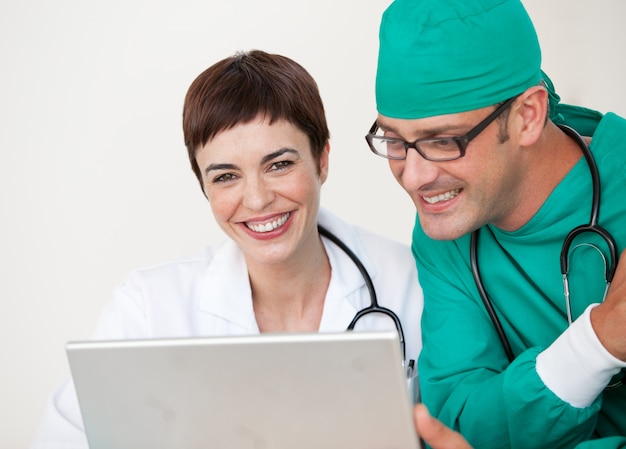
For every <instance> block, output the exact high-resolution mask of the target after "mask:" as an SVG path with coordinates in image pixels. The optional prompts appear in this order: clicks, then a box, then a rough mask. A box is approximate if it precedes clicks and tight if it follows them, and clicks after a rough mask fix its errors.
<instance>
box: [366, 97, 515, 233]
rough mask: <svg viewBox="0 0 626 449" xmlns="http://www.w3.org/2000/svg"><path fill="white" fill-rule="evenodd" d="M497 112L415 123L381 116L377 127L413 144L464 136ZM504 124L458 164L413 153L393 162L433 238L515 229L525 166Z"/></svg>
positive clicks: (495, 127) (491, 130) (489, 131)
mask: <svg viewBox="0 0 626 449" xmlns="http://www.w3.org/2000/svg"><path fill="white" fill-rule="evenodd" d="M494 108H495V107H494V106H490V107H487V108H482V109H478V110H474V111H469V112H463V113H459V114H448V115H441V116H435V117H428V118H422V119H415V120H404V119H392V118H389V117H385V116H379V117H378V125H379V127H380V128H381V129H382V130H383V131H384V132H385V135H387V136H389V137H397V138H400V139H403V140H405V141H409V142H412V141H414V140H416V139H422V138H436V137H451V136H462V135H464V134H466V133H467V132H468V131H469V130H471V129H472V128H473V127H474V126H475V125H476V124H477V123H479V122H480V121H481V120H483V119H484V118H485V117H486V116H487V115H489V113H491V112H492V111H493V110H494ZM506 120H507V117H503V118H502V119H498V120H496V121H494V122H492V123H491V124H489V126H487V127H486V128H485V129H484V130H483V131H482V132H481V133H480V134H479V135H478V136H477V137H476V138H475V139H474V140H472V141H471V142H470V143H469V145H468V147H467V151H466V154H465V156H464V157H462V158H460V159H456V160H452V161H445V162H433V161H428V160H426V159H424V158H423V157H422V156H420V154H419V153H418V152H417V151H415V150H414V149H412V148H411V149H409V150H408V152H407V157H406V159H405V160H389V166H390V168H391V171H392V172H393V175H394V176H395V178H396V180H397V181H398V182H399V183H400V185H401V186H402V187H403V188H404V190H406V191H407V193H408V194H409V196H410V197H411V199H412V200H413V203H414V204H415V207H416V209H417V214H418V217H419V220H420V223H421V225H422V228H423V229H424V232H425V233H426V234H427V235H428V236H429V237H431V238H433V239H436V240H451V239H456V238H458V237H460V236H462V235H464V234H467V233H469V232H471V231H473V230H475V229H477V228H479V227H481V226H483V225H485V224H487V223H493V224H495V225H497V226H500V227H503V228H505V229H506V228H507V227H509V226H510V225H511V220H512V219H513V218H514V217H515V210H516V208H517V206H518V203H519V198H520V194H519V192H518V190H519V186H520V184H521V182H520V180H521V178H522V169H521V167H522V166H523V164H521V163H520V161H519V160H518V158H519V157H520V156H519V154H520V152H519V151H516V146H515V140H514V139H512V138H509V139H503V138H502V136H503V135H506V129H507V128H506ZM502 140H505V141H504V142H502Z"/></svg>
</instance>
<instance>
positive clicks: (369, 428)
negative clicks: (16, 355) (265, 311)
mask: <svg viewBox="0 0 626 449" xmlns="http://www.w3.org/2000/svg"><path fill="white" fill-rule="evenodd" d="M66 349H67V355H68V359H69V363H70V368H71V372H72V377H73V380H74V384H75V386H76V392H77V394H78V400H79V404H80V408H81V413H82V417H83V421H84V424H85V430H86V433H87V439H88V441H89V447H90V448H91V449H111V448H115V449H144V448H145V449H205V448H207V449H208V448H211V449H309V448H310V449H334V448H337V449H347V448H355V449H356V448H358V449H385V448H394V449H416V448H419V447H420V446H419V439H418V437H417V435H416V432H415V429H414V426H413V418H412V401H411V400H410V397H409V392H408V387H407V379H406V373H405V370H404V369H403V367H402V366H401V365H402V356H401V351H400V345H399V342H398V337H397V334H396V333H395V332H343V333H330V334H329V333H321V334H318V333H315V334H308V333H304V334H262V335H258V336H239V337H207V338H180V339H166V340H158V339H157V340H155V339H151V340H122V341H82V342H69V343H68V344H67V347H66Z"/></svg>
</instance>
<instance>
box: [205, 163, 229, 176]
mask: <svg viewBox="0 0 626 449" xmlns="http://www.w3.org/2000/svg"><path fill="white" fill-rule="evenodd" d="M236 168H237V166H236V165H235V164H211V165H209V166H208V167H207V168H205V169H204V173H205V174H207V173H209V172H210V171H211V170H235V169H236Z"/></svg>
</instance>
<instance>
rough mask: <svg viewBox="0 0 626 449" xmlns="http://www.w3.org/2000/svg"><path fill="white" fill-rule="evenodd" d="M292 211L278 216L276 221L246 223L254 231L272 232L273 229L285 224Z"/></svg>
mask: <svg viewBox="0 0 626 449" xmlns="http://www.w3.org/2000/svg"><path fill="white" fill-rule="evenodd" d="M289 215H290V213H289V212H288V213H286V214H285V215H283V216H282V217H280V218H277V219H276V220H274V221H271V222H269V223H265V224H249V223H246V226H247V227H248V228H250V229H252V230H253V231H254V232H270V231H273V230H274V229H276V228H280V227H281V226H282V225H284V224H285V222H286V221H287V219H288V218H289Z"/></svg>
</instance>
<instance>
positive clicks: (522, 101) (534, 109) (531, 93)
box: [515, 86, 548, 146]
mask: <svg viewBox="0 0 626 449" xmlns="http://www.w3.org/2000/svg"><path fill="white" fill-rule="evenodd" d="M516 103H517V107H516V108H515V111H516V114H517V118H518V119H519V128H518V130H519V143H520V145H522V146H531V145H533V144H534V143H535V142H537V140H538V139H539V137H540V136H541V133H542V131H543V128H544V127H545V126H546V121H547V116H548V91H547V90H546V89H545V87H543V86H533V87H530V88H528V89H526V91H524V92H523V93H522V94H520V96H519V97H518V100H517V102H516Z"/></svg>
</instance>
